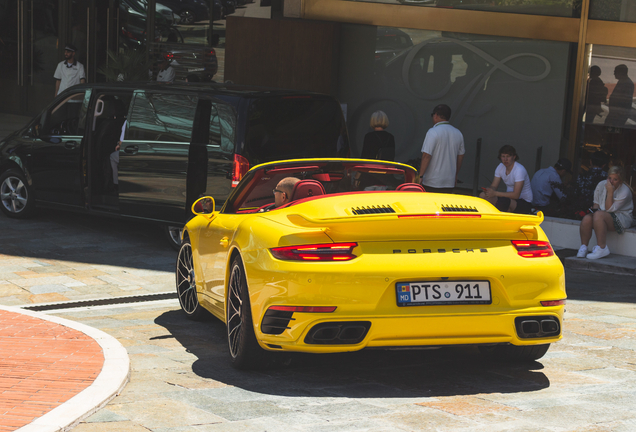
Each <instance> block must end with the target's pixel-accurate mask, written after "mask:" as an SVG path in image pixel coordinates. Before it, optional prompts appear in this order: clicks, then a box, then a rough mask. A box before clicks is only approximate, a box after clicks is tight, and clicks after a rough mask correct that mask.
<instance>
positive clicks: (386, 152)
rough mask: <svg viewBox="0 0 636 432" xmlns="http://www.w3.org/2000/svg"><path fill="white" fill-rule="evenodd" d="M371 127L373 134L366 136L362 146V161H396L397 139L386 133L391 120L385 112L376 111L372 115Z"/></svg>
mask: <svg viewBox="0 0 636 432" xmlns="http://www.w3.org/2000/svg"><path fill="white" fill-rule="evenodd" d="M370 126H371V128H372V129H373V132H369V133H368V134H366V135H365V136H364V142H363V144H362V154H361V156H360V157H361V158H362V159H382V160H387V161H393V160H394V159H395V138H394V137H393V135H391V134H390V133H388V132H387V131H385V130H384V129H386V128H387V127H388V126H389V118H388V117H387V116H386V114H385V113H384V112H383V111H376V112H374V113H373V114H372V115H371V122H370Z"/></svg>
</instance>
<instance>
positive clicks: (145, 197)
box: [119, 90, 236, 243]
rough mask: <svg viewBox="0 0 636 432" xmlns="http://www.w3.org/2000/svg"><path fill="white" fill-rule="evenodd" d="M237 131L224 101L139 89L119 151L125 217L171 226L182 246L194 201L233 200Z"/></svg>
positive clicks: (122, 212)
mask: <svg viewBox="0 0 636 432" xmlns="http://www.w3.org/2000/svg"><path fill="white" fill-rule="evenodd" d="M235 129H236V112H235V111H234V108H233V107H231V106H230V105H228V104H226V103H224V102H222V101H220V100H216V99H213V98H210V97H206V96H197V95H188V94H167V93H165V92H161V93H153V92H152V91H142V90H138V91H135V94H134V96H133V100H132V102H131V107H130V111H129V116H128V128H127V130H126V135H125V139H124V142H123V143H122V146H121V148H120V150H119V152H120V162H119V205H120V210H121V214H122V215H123V216H130V217H138V218H144V219H150V220H155V221H158V222H162V223H165V224H166V225H167V226H168V227H169V228H168V232H169V233H170V234H174V235H170V237H171V240H172V241H173V242H175V243H177V242H178V240H179V238H178V237H179V236H178V232H177V230H179V229H180V228H181V227H183V225H184V224H185V222H186V221H187V220H189V219H190V217H191V216H192V215H191V211H190V207H191V205H192V204H193V203H194V201H196V200H197V199H198V198H199V197H201V196H203V195H210V196H213V197H214V199H215V200H216V202H217V203H219V204H218V205H219V206H222V205H223V203H224V202H225V200H226V199H227V197H228V196H229V194H230V192H231V190H232V185H231V183H232V180H231V175H232V164H233V156H234V145H235V141H236V140H235V135H236V132H235ZM170 227H173V228H172V229H171V228H170Z"/></svg>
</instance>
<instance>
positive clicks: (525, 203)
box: [479, 145, 532, 214]
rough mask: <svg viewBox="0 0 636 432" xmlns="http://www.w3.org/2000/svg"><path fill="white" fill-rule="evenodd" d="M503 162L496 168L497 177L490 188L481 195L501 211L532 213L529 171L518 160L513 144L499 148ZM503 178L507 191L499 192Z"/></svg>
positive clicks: (499, 156)
mask: <svg viewBox="0 0 636 432" xmlns="http://www.w3.org/2000/svg"><path fill="white" fill-rule="evenodd" d="M497 157H498V158H499V160H500V161H501V163H500V164H499V166H497V169H495V178H494V180H493V181H492V184H491V185H490V187H489V188H482V189H483V190H484V191H483V192H482V193H481V194H480V195H479V196H480V197H481V198H484V199H485V200H487V201H488V202H490V203H491V204H493V205H494V206H495V207H497V209H499V211H503V212H511V213H523V214H531V213H532V187H531V186H530V177H528V171H526V169H525V168H524V166H523V165H521V164H520V163H519V162H517V160H518V159H519V156H517V151H516V150H515V148H514V147H513V146H511V145H505V146H503V147H502V148H500V149H499V155H498V156H497ZM502 179H503V181H504V184H505V185H506V191H505V192H499V191H498V190H497V187H498V186H499V183H500V182H501V180H502Z"/></svg>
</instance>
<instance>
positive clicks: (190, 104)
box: [126, 91, 197, 143]
mask: <svg viewBox="0 0 636 432" xmlns="http://www.w3.org/2000/svg"><path fill="white" fill-rule="evenodd" d="M196 107H197V98H196V97H194V96H190V95H181V94H165V93H161V94H159V93H147V92H143V91H138V92H136V93H135V97H134V100H133V108H132V112H131V115H130V119H129V126H128V133H127V135H126V138H127V139H129V140H137V141H168V142H187V143H189V142H190V139H191V136H192V124H193V122H194V113H195V111H196Z"/></svg>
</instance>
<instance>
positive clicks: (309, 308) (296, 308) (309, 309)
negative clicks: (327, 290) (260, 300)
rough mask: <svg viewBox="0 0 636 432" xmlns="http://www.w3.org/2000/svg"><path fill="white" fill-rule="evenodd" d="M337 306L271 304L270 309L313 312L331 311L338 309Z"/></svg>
mask: <svg viewBox="0 0 636 432" xmlns="http://www.w3.org/2000/svg"><path fill="white" fill-rule="evenodd" d="M336 307H337V306H270V308H269V310H277V311H284V312H311V313H330V312H333V311H335V310H336Z"/></svg>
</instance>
